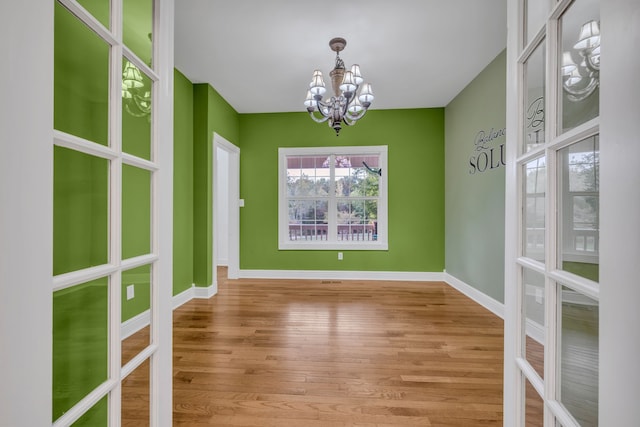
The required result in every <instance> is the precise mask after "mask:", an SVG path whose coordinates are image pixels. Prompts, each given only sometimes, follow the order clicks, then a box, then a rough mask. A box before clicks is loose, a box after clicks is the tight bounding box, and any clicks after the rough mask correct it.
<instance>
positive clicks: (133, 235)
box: [122, 165, 151, 259]
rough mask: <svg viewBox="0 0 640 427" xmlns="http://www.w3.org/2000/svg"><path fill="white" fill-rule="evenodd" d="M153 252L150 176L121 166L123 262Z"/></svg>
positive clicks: (134, 168)
mask: <svg viewBox="0 0 640 427" xmlns="http://www.w3.org/2000/svg"><path fill="white" fill-rule="evenodd" d="M150 252H151V172H149V171H148V170H145V169H140V168H137V167H134V166H129V165H122V258H123V259H127V258H132V257H135V256H139V255H146V254H148V253H150Z"/></svg>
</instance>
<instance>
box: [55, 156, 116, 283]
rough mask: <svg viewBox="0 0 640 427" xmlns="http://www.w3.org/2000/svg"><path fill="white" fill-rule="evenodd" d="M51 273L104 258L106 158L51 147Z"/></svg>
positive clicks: (94, 264) (78, 267)
mask: <svg viewBox="0 0 640 427" xmlns="http://www.w3.org/2000/svg"><path fill="white" fill-rule="evenodd" d="M53 159H54V160H53V162H54V163H53V274H54V275H57V274H62V273H68V272H70V271H75V270H80V269H83V268H88V267H92V266H96V265H101V264H106V263H107V262H108V249H109V245H108V240H107V239H108V230H109V228H108V225H109V224H108V209H109V162H108V160H105V159H101V158H99V157H94V156H90V155H88V154H83V153H80V152H78V151H74V150H70V149H68V148H63V147H58V146H56V147H54V150H53Z"/></svg>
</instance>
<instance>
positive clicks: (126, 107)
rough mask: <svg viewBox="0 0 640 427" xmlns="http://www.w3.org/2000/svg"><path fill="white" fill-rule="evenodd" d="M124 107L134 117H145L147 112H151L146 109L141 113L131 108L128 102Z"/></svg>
mask: <svg viewBox="0 0 640 427" xmlns="http://www.w3.org/2000/svg"><path fill="white" fill-rule="evenodd" d="M124 109H125V110H126V111H127V113H129V114H131V115H132V116H133V117H144V116H146V115H147V114H149V113H148V112H147V113H145V112H144V111H143V112H141V113H136V112H135V111H133V110H131V107H129V103H128V102H127V103H125V104H124Z"/></svg>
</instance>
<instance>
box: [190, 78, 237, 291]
mask: <svg viewBox="0 0 640 427" xmlns="http://www.w3.org/2000/svg"><path fill="white" fill-rule="evenodd" d="M193 106H194V107H193V226H194V231H193V283H195V284H196V286H204V287H207V286H209V285H211V284H212V283H213V270H212V264H213V133H214V132H216V133H218V134H219V135H220V136H222V137H224V138H225V139H226V140H228V141H229V142H231V143H234V144H236V145H239V140H240V138H239V135H240V132H239V121H238V113H237V112H236V111H235V110H234V109H233V108H232V107H231V106H230V105H229V103H227V101H225V100H224V98H222V97H221V96H220V94H218V92H216V91H215V89H213V88H212V87H211V86H210V85H208V84H196V85H194V86H193Z"/></svg>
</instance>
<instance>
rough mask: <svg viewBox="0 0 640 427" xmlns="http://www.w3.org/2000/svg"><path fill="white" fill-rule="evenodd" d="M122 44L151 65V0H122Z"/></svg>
mask: <svg viewBox="0 0 640 427" xmlns="http://www.w3.org/2000/svg"><path fill="white" fill-rule="evenodd" d="M122 6H123V12H122V20H123V27H124V28H123V38H124V44H125V46H127V47H128V48H129V49H131V50H132V51H133V53H135V54H136V56H137V57H138V58H140V59H141V60H142V62H144V63H145V64H147V65H151V55H152V41H153V0H123V4H122Z"/></svg>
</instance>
